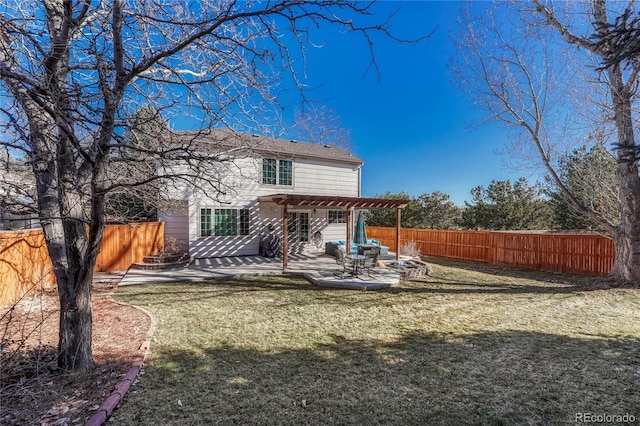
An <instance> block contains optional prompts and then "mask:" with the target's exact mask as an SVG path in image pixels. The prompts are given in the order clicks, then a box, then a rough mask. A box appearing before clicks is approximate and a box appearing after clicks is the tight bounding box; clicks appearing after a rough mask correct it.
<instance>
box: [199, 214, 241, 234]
mask: <svg viewBox="0 0 640 426" xmlns="http://www.w3.org/2000/svg"><path fill="white" fill-rule="evenodd" d="M249 228H250V212H249V209H208V208H206V209H200V236H201V237H210V236H216V237H235V236H238V235H249Z"/></svg>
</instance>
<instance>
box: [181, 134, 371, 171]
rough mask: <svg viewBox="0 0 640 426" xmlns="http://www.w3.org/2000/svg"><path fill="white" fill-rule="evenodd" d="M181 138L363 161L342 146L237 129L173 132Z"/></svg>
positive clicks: (266, 153) (259, 150)
mask: <svg viewBox="0 0 640 426" xmlns="http://www.w3.org/2000/svg"><path fill="white" fill-rule="evenodd" d="M173 136H177V137H178V138H179V139H180V140H183V141H189V142H190V143H196V144H198V145H200V144H202V145H203V146H211V147H212V148H213V147H215V149H234V150H247V151H253V152H255V153H257V154H259V155H262V156H269V155H272V156H285V157H291V158H294V157H306V158H315V159H323V160H336V161H340V162H347V163H353V164H363V163H364V161H362V160H361V159H360V158H358V157H356V156H355V155H353V154H351V153H350V152H349V151H347V150H346V149H343V148H339V147H335V146H328V145H322V144H315V143H309V142H300V141H294V140H287V139H279V138H271V137H267V136H258V135H250V134H246V133H238V132H235V131H233V130H229V129H208V130H203V131H198V132H194V131H184V132H173Z"/></svg>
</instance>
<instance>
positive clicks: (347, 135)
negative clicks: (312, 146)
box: [292, 103, 352, 151]
mask: <svg viewBox="0 0 640 426" xmlns="http://www.w3.org/2000/svg"><path fill="white" fill-rule="evenodd" d="M292 135H293V137H295V138H299V139H300V140H303V141H305V142H312V143H318V144H322V145H329V146H337V147H340V148H344V149H346V150H347V151H351V149H352V141H351V131H350V130H349V129H347V128H345V127H344V126H343V125H342V121H341V120H340V117H339V116H338V114H337V113H336V112H335V111H334V110H332V109H331V108H329V107H328V106H327V105H321V104H318V103H310V104H308V105H306V106H305V108H304V109H301V110H297V111H296V114H295V118H294V125H293V130H292Z"/></svg>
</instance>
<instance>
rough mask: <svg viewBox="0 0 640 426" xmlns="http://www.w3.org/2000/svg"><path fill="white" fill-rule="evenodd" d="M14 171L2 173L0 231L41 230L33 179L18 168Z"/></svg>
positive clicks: (0, 175)
mask: <svg viewBox="0 0 640 426" xmlns="http://www.w3.org/2000/svg"><path fill="white" fill-rule="evenodd" d="M14 169H15V170H3V171H2V173H0V230H22V229H32V228H40V220H39V218H38V215H37V214H36V213H35V212H36V210H37V209H36V202H35V200H34V198H33V196H32V193H34V192H35V184H34V183H33V178H31V177H30V175H29V173H28V172H26V171H25V170H23V169H21V168H19V167H17V166H15V167H14Z"/></svg>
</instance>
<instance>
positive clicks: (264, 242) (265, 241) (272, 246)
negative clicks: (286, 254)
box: [258, 234, 280, 257]
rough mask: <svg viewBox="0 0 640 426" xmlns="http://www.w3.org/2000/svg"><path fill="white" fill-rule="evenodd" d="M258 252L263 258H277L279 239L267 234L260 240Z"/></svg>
mask: <svg viewBox="0 0 640 426" xmlns="http://www.w3.org/2000/svg"><path fill="white" fill-rule="evenodd" d="M258 252H259V253H260V255H261V256H264V257H278V256H279V255H280V238H279V237H278V236H277V235H274V234H267V235H265V236H264V237H262V239H261V240H260V245H259V247H258Z"/></svg>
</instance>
